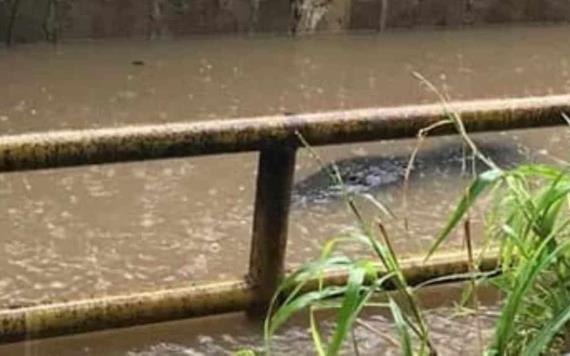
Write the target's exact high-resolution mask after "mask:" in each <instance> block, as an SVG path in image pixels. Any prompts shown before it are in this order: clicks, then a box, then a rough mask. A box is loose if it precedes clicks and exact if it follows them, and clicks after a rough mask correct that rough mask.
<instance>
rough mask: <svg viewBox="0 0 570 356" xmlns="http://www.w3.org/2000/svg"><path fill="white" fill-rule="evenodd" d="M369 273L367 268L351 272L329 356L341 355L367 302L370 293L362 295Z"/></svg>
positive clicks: (354, 269) (328, 350)
mask: <svg viewBox="0 0 570 356" xmlns="http://www.w3.org/2000/svg"><path fill="white" fill-rule="evenodd" d="M367 272H368V269H367V268H363V267H360V266H359V267H357V268H353V269H351V270H350V272H349V277H348V282H347V287H346V291H345V294H344V298H343V301H342V306H341V308H340V310H339V312H338V316H337V320H336V329H335V332H334V335H333V338H332V340H331V343H330V345H329V347H328V349H327V355H328V356H334V355H337V354H338V353H339V351H340V348H341V346H342V343H343V341H344V340H345V339H346V337H347V336H348V333H349V331H350V329H351V327H352V324H353V322H354V320H355V319H356V317H357V315H358V313H359V312H360V310H361V306H362V304H363V301H365V300H366V299H367V295H369V293H366V294H364V295H363V293H361V291H362V290H363V287H365V286H364V282H365V277H366V274H367Z"/></svg>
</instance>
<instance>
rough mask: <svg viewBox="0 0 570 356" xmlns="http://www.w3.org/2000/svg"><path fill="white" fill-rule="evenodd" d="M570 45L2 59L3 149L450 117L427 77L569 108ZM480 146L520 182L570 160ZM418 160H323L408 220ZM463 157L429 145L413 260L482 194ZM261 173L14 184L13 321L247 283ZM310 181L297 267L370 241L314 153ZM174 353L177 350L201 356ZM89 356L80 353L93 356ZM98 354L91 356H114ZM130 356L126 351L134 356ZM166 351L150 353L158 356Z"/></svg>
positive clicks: (305, 43)
mask: <svg viewBox="0 0 570 356" xmlns="http://www.w3.org/2000/svg"><path fill="white" fill-rule="evenodd" d="M569 31H570V27H542V28H541V27H527V28H523V27H519V28H508V29H507V28H505V29H500V28H496V29H483V30H465V31H461V32H443V31H435V32H428V31H426V32H417V33H391V34H385V35H382V36H373V35H340V36H320V37H311V38H297V39H290V38H285V37H277V38H272V37H257V38H229V37H222V38H193V39H188V40H178V41H161V42H146V41H127V40H121V41H102V42H77V43H65V44H61V45H58V46H55V47H52V46H48V45H22V46H17V47H14V48H13V49H10V50H9V51H7V50H0V76H1V78H0V79H1V86H0V131H1V132H2V133H3V134H12V133H20V132H28V131H42V130H55V129H63V128H87V127H104V126H119V125H124V124H136V123H158V122H170V121H181V120H209V119H212V118H223V117H236V116H253V115H261V114H274V113H285V112H313V111H321V110H335V109H348V108H360V107H370V106H392V105H403V104H412V103H424V102H434V101H436V98H435V96H434V95H433V93H430V92H428V91H427V90H426V89H425V88H424V87H423V86H422V85H420V83H419V82H418V81H417V80H416V79H414V78H413V77H412V76H411V74H410V73H411V72H412V71H418V72H420V73H422V74H423V75H424V76H426V77H427V78H429V79H430V80H432V81H433V83H434V84H435V85H436V86H437V87H438V88H441V90H442V91H444V92H446V93H448V94H449V96H450V97H451V98H453V99H475V98H495V97H507V96H524V95H544V94H550V93H568V92H569V91H570V74H569V71H570V67H569V63H568V61H570V43H569V42H568V41H567V35H568V33H569ZM474 137H475V139H476V141H477V142H478V143H479V144H480V145H481V147H482V148H483V150H485V151H486V152H488V154H489V155H490V156H491V157H493V158H494V159H496V160H497V161H498V162H499V163H501V164H505V165H509V164H516V163H517V162H523V161H547V162H558V161H560V160H564V159H566V157H567V152H568V149H569V148H570V144H569V143H568V134H567V132H566V130H565V129H564V128H556V129H540V130H532V131H515V132H508V133H495V134H485V135H475V136H474ZM414 144H415V141H414V140H402V141H397V142H396V141H394V142H393V141H389V142H379V143H367V144H357V145H345V146H335V147H327V148H320V149H318V150H317V151H318V152H319V153H320V154H321V155H322V157H323V159H325V160H333V161H337V162H338V165H339V167H340V169H341V171H342V172H343V175H344V176H345V180H346V182H347V183H348V185H349V189H350V190H354V191H359V192H364V193H370V194H372V195H373V196H375V197H376V198H377V199H379V200H380V201H382V202H383V203H384V204H386V205H387V206H389V207H390V208H392V209H393V211H394V212H395V213H396V214H397V215H398V216H400V217H402V216H404V215H405V212H404V211H403V208H402V181H403V172H404V169H405V165H406V163H407V159H408V157H409V154H410V153H411V152H412V150H413V148H414ZM464 156H465V155H464V152H463V149H462V146H461V144H460V141H459V140H458V139H457V138H438V139H434V140H429V141H428V142H426V144H425V145H424V147H423V149H422V151H421V153H420V155H419V157H418V162H417V164H416V170H415V171H414V173H413V174H412V179H411V185H410V191H409V198H408V199H409V202H408V206H409V209H408V212H407V214H408V218H409V221H410V234H409V236H408V235H407V234H405V233H402V232H401V230H398V229H396V228H395V226H394V224H392V225H389V229H390V231H391V232H392V234H393V236H394V239H395V243H396V245H397V247H398V249H399V251H401V252H402V253H412V252H418V251H422V248H423V247H425V246H427V245H428V244H429V243H430V241H431V237H432V236H433V234H434V233H435V232H436V231H437V230H438V228H439V227H440V226H441V223H442V222H443V221H444V219H445V216H446V214H448V213H449V211H450V210H451V207H452V203H453V202H454V201H455V200H456V199H457V197H458V196H459V194H460V193H461V192H462V190H463V187H464V185H465V184H466V183H467V181H468V178H469V176H470V171H471V166H470V164H469V161H468V160H467V162H465V160H464V159H463V157H464ZM255 158H256V156H255V155H254V154H235V155H224V156H213V157H200V158H191V159H174V160H165V161H157V162H140V163H132V164H119V165H108V166H92V167H88V168H69V169H61V170H48V171H38V172H30V173H10V174H4V175H0V208H1V209H2V211H3V212H4V214H2V216H0V229H1V231H2V235H1V236H0V246H1V247H2V248H0V270H1V271H2V274H1V275H0V305H1V306H15V305H28V304H36V303H41V302H48V301H54V300H68V299H74V298H78V297H87V296H91V295H108V294H117V293H125V292H130V291H140V290H146V289H153V288H157V287H168V286H176V285H179V284H180V283H184V282H188V281H193V282H195V281H208V280H218V279H221V278H230V277H232V276H240V275H242V274H244V273H245V272H246V267H247V262H248V257H249V244H250V224H251V216H252V201H253V188H254V186H253V185H254V179H255V172H256V159H255ZM296 181H297V183H296V188H295V191H294V196H293V211H292V216H291V226H290V244H289V246H288V261H289V262H290V264H298V263H300V262H302V261H305V260H307V259H308V258H310V257H311V256H315V255H316V253H317V252H318V248H319V246H320V245H321V244H322V242H323V241H325V240H326V239H327V238H329V237H331V236H333V235H335V234H338V233H340V232H343V231H347V230H350V229H351V228H353V226H354V220H353V218H352V217H351V216H350V214H349V213H348V212H347V210H346V209H345V207H344V205H343V202H342V200H341V199H339V194H338V189H337V188H335V187H334V186H333V185H331V183H330V180H329V179H328V178H327V176H326V174H324V173H323V172H322V171H321V170H320V167H319V166H318V164H317V163H316V162H315V161H314V159H312V158H311V157H310V156H309V155H308V154H307V152H306V151H301V153H300V160H299V163H298V167H297V177H296ZM365 210H366V211H367V212H368V213H369V214H372V212H373V211H372V209H371V208H370V207H365ZM475 218H477V217H476V216H475ZM456 244H460V241H457V242H456ZM236 322H237V321H236ZM190 323H191V322H190ZM185 325H186V324H185ZM205 325H206V326H205V327H204V330H205V331H204V332H203V335H205V337H206V338H208V337H212V338H214V339H216V338H218V336H219V335H221V334H218V336H209V335H211V334H212V333H215V332H214V331H212V330H215V329H216V325H217V324H216V323H212V325H211V326H207V325H209V324H208V323H207V322H206V324H205ZM240 325H241V324H240ZM246 329H247V328H246ZM145 330H151V331H145V332H142V333H141V336H140V337H141V340H142V338H144V334H145V333H152V332H153V331H152V330H153V329H152V327H151V328H150V329H145ZM188 330H191V327H189V329H188ZM222 334H223V333H222ZM246 334H247V335H245V336H243V337H244V338H246V339H247V338H249V337H252V338H253V339H252V340H255V337H254V336H252V335H255V333H253V334H251V333H248V332H246ZM293 334H295V333H293ZM293 334H292V335H293ZM137 335H138V334H137ZM137 337H138V336H137ZM285 337H288V336H285ZM291 338H292V339H295V338H296V336H295V335H293V336H291ZM175 339H176V345H179V343H182V344H184V342H183V341H181V340H180V339H179V338H175ZM190 339H191V338H189V340H190ZM192 340H194V339H192ZM208 340H209V339H208ZM198 341H199V340H198ZM202 341H203V340H202ZM189 342H190V343H192V342H194V341H189ZM200 342H201V341H200ZM251 342H253V341H251ZM245 343H246V344H248V343H250V342H249V341H248V342H245ZM230 344H231V343H229V344H228V345H230ZM72 345H77V344H73V343H72ZM129 345H131V346H129V347H136V346H132V345H134V344H129ZM221 345H223V343H221ZM231 345H233V346H231V347H234V346H235V345H234V344H231ZM74 347H75V346H70V350H77V349H76V348H74ZM93 347H94V349H92V350H91V351H89V352H91V353H92V354H98V353H99V354H102V352H103V351H101V352H100V351H97V350H96V347H95V346H93ZM129 347H127V349H128V348H129ZM157 347H159V346H157ZM173 347H174V348H175V349H176V348H177V347H178V346H173ZM180 347H181V350H187V351H188V352H189V353H188V354H193V353H192V352H194V351H189V350H191V349H186V346H180ZM220 347H222V348H223V346H220ZM228 347H230V346H228ZM62 350H63V349H62ZM121 350H122V351H121ZM124 350H125V349H124V348H122V346H121V347H118V349H117V352H118V353H120V352H124ZM145 350H146V349H145ZM152 350H154V349H153V347H150V346H149V347H148V350H146V351H149V352H150V353H151V354H153V353H152ZM157 350H161V349H160V347H159V349H157ZM165 350H166V349H163V350H162V351H156V352H154V354H164V353H166V352H167V351H165ZM196 350H202V352H206V351H207V349H203V348H200V347H198V346H197V348H196ZM143 351H144V350H143ZM222 351H224V352H225V351H227V349H223V350H220V352H222ZM38 352H39V353H40V354H41V351H38ZM62 352H63V351H62ZM89 352H87V353H89ZM196 352H198V351H196ZM1 353H2V349H0V354H1ZM62 354H63V353H62ZM70 354H75V353H73V352H71V353H70ZM105 354H106V353H105ZM143 354H144V353H143ZM172 354H184V353H183V351H180V352H177V351H173V352H172Z"/></svg>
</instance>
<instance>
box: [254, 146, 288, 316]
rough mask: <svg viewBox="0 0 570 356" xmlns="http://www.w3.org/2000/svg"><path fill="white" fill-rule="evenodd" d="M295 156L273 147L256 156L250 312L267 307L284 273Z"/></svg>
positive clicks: (282, 148)
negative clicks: (252, 299) (253, 298)
mask: <svg viewBox="0 0 570 356" xmlns="http://www.w3.org/2000/svg"><path fill="white" fill-rule="evenodd" d="M295 153H296V149H295V148H293V147H287V146H285V145H278V146H277V145H276V146H272V147H268V148H264V149H263V150H262V151H261V152H260V154H259V166H258V171H257V192H256V197H255V211H254V218H253V236H252V243H251V253H250V263H249V276H248V277H249V280H250V282H251V283H252V284H253V286H254V288H255V291H256V300H255V303H254V305H253V306H252V310H260V309H264V308H265V307H266V306H267V305H268V302H269V301H270V300H271V297H272V296H273V293H274V292H275V290H276V288H277V286H278V283H279V281H280V279H281V278H282V276H283V273H284V270H285V251H286V248H287V228H288V222H289V205H290V202H291V188H292V186H293V177H294V173H295Z"/></svg>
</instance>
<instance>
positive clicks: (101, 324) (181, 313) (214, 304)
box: [0, 95, 570, 341]
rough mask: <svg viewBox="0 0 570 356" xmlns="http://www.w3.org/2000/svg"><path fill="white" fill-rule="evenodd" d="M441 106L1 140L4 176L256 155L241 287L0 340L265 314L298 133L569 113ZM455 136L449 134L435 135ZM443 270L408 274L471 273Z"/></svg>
mask: <svg viewBox="0 0 570 356" xmlns="http://www.w3.org/2000/svg"><path fill="white" fill-rule="evenodd" d="M446 107H447V111H446V109H445V108H444V106H443V105H440V104H431V105H419V106H404V107H392V108H378V109H363V110H350V111H337V112H327V113H318V114H302V115H287V116H270V117H260V118H254V119H234V120H221V121H209V122H191V123H174V124H165V125H147V126H128V127H120V128H107V129H96V130H76V131H58V132H48V133H32V134H22V135H14V136H4V137H0V172H11V171H24V170H31V169H44V168H57V167H68V166H80V165H86V164H101V163H115V162H128V161H139V160H149V159H162V158H172V157H185V156H196V155H206V154H216V153H231V152H244V151H260V159H259V168H258V178H257V194H256V201H255V216H254V225H253V238H252V246H251V257H250V269H249V273H248V277H247V278H246V279H245V280H243V281H235V282H227V283H222V284H209V285H202V286H190V287H185V288H179V289H175V290H167V291H158V292H154V293H143V294H134V295H125V296H117V297H109V298H102V299H94V300H86V301H78V302H69V303H60V304H54V305H45V306H38V307H24V308H16V309H10V310H5V311H0V341H6V340H21V339H23V338H26V337H30V336H31V337H33V336H49V335H60V334H64V333H70V332H82V331H89V330H96V329H101V328H107V327H117V326H126V325H135V324H141V323H148V322H153V321H162V320H170V319H176V318H181V317H185V316H196V315H206V314H214V313H221V312H227V311H233V310H243V309H247V308H258V307H260V306H262V307H263V306H264V305H266V304H267V302H268V301H269V299H270V297H271V295H272V294H273V292H274V290H275V288H276V286H277V284H278V282H279V280H280V279H281V278H282V277H283V273H284V269H285V249H286V242H287V226H288V218H289V214H288V213H289V201H290V196H291V185H292V182H293V175H294V165H295V151H296V149H297V148H298V147H299V146H300V142H299V139H298V134H301V135H303V137H304V138H305V139H306V140H307V141H308V142H309V143H310V144H311V145H315V146H316V145H327V144H339V143H350V142H362V141H371V140H380V139H396V138H411V137H415V136H416V135H417V133H418V131H419V130H420V129H422V128H425V127H427V126H429V125H431V124H433V123H435V122H438V121H440V120H442V119H446V118H447V115H448V112H455V113H457V114H459V115H460V116H461V118H462V121H463V122H464V124H465V127H466V129H467V130H468V131H469V132H476V131H492V130H507V129H518V128H530V127H543V126H553V125H562V124H565V121H564V120H563V119H562V116H561V114H562V113H563V112H570V95H561V96H547V97H529V98H518V99H501V100H479V101H468V102H454V103H449V104H448V105H447V106H446ZM453 130H454V128H453V127H451V125H447V126H446V127H440V128H438V130H437V131H435V132H432V134H434V135H435V134H439V135H441V134H450V133H453ZM491 260H492V261H495V262H496V260H494V259H491ZM444 265H446V266H448V267H446V268H441V267H438V268H435V269H434V267H433V266H431V267H430V265H425V266H423V267H422V268H423V269H422V271H424V272H422V273H420V274H419V275H418V273H417V271H416V272H414V273H415V274H414V273H412V270H411V269H410V270H409V271H408V275H409V276H413V275H415V277H413V278H418V279H422V278H420V277H422V276H423V277H425V276H440V275H441V273H443V272H450V270H453V271H454V272H456V271H457V268H459V269H461V268H464V267H466V266H467V265H468V264H467V262H466V261H458V260H455V261H454V262H452V263H447V264H445V263H444ZM488 265H489V266H491V265H493V263H490V264H488ZM462 266H463V267H462ZM417 268H418V267H417V266H416V270H417ZM328 278H329V279H330V280H331V281H332V280H333V279H334V278H333V276H332V275H330V276H329V277H328ZM411 278H412V277H411ZM413 278H412V279H413ZM341 280H342V278H341Z"/></svg>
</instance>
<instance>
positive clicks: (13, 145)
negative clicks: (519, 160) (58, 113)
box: [0, 95, 570, 172]
mask: <svg viewBox="0 0 570 356" xmlns="http://www.w3.org/2000/svg"><path fill="white" fill-rule="evenodd" d="M449 110H450V111H453V112H457V113H459V114H460V115H461V117H462V119H463V121H464V123H465V126H466V128H467V130H468V131H470V132H476V131H492V130H506V129H516V128H529V127H539V126H553V125H560V124H562V123H563V121H562V118H561V115H560V114H561V113H562V112H570V95H561V96H547V97H528V98H517V99H500V100H479V101H467V102H454V103H450V104H449ZM444 118H446V112H445V110H444V108H443V106H442V105H441V104H430V105H419V106H403V107H392V108H376V109H362V110H350V111H337V112H326V113H316V114H301V115H287V116H283V115H282V116H267V117H258V118H253V119H231V120H218V121H205V122H204V121H203V122H189V123H172V124H164V125H146V126H127V127H120V128H104V129H93V130H74V131H56V132H48V133H30V134H22V135H15V136H3V137H0V172H8V171H19V170H28V169H41V168H54V167H65V166H78V165H85V164H98V163H113V162H128V161H140V160H149V159H161V158H172V157H184V156H196V155H206V154H215V153H231V152H244V151H260V150H263V149H265V148H267V147H269V146H272V145H275V144H285V145H289V146H297V145H298V144H299V142H298V138H297V136H296V135H295V133H296V132H299V133H301V134H302V135H303V136H304V137H305V139H306V140H307V141H308V142H309V143H310V144H311V145H327V144H340V143H349V142H362V141H371V140H381V139H398V138H409V137H414V136H416V134H417V132H418V130H420V129H422V128H424V127H426V126H428V125H430V124H433V123H434V122H437V121H439V120H442V119H444ZM453 132H454V129H453V128H452V127H443V128H441V129H440V130H438V131H434V132H433V133H432V134H434V135H435V134H449V133H453Z"/></svg>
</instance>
